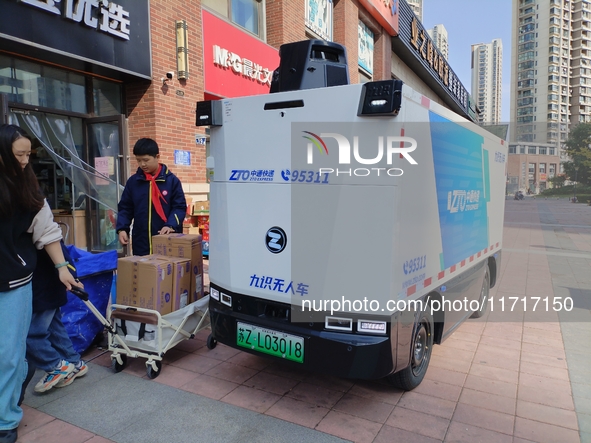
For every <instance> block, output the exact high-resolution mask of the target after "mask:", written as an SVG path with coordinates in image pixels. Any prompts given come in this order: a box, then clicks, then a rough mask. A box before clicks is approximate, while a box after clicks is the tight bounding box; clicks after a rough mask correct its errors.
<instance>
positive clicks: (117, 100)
mask: <svg viewBox="0 0 591 443" xmlns="http://www.w3.org/2000/svg"><path fill="white" fill-rule="evenodd" d="M92 99H93V105H94V115H95V116H97V117H104V116H107V115H117V114H122V112H121V101H122V100H121V85H119V84H118V83H113V82H109V81H105V80H100V79H97V78H93V79H92Z"/></svg>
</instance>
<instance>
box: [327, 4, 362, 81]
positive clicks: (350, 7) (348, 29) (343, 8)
mask: <svg viewBox="0 0 591 443" xmlns="http://www.w3.org/2000/svg"><path fill="white" fill-rule="evenodd" d="M358 17H359V6H358V5H357V2H355V1H353V0H338V1H335V2H334V13H333V23H334V25H333V30H334V31H333V32H334V35H333V40H334V41H335V42H336V43H339V44H341V45H343V46H345V47H346V48H347V63H348V65H349V79H350V83H358V82H359V70H358V38H359V37H358V33H357V28H358V25H359V18H358Z"/></svg>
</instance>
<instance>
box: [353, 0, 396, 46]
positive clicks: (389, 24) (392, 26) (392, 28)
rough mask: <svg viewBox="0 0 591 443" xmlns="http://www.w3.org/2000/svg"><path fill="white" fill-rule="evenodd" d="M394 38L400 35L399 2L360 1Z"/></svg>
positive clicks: (384, 0) (387, 0)
mask: <svg viewBox="0 0 591 443" xmlns="http://www.w3.org/2000/svg"><path fill="white" fill-rule="evenodd" d="M359 3H361V5H362V6H363V7H364V8H365V9H367V12H369V13H370V14H371V16H372V17H373V18H375V19H376V20H377V21H378V23H379V24H380V25H382V27H383V28H384V29H385V30H386V32H387V33H388V34H390V35H391V36H392V37H394V36H396V35H398V0H359Z"/></svg>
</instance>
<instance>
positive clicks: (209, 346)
mask: <svg viewBox="0 0 591 443" xmlns="http://www.w3.org/2000/svg"><path fill="white" fill-rule="evenodd" d="M217 344H218V341H217V340H216V339H215V338H214V337H213V334H209V336H208V337H207V349H213V348H215V347H216V346H217Z"/></svg>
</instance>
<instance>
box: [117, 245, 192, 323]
mask: <svg viewBox="0 0 591 443" xmlns="http://www.w3.org/2000/svg"><path fill="white" fill-rule="evenodd" d="M201 242H202V238H201V235H190V234H168V235H157V236H154V237H152V249H153V251H154V252H155V254H154V255H147V256H131V257H124V258H120V259H119V261H118V263H117V304H120V305H126V306H131V307H139V308H145V309H152V310H155V311H158V312H160V314H162V315H165V314H168V313H170V312H173V311H176V310H177V309H181V308H184V307H185V306H186V305H188V304H190V303H192V302H194V301H197V300H199V299H200V298H202V297H203V253H202V250H201Z"/></svg>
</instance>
